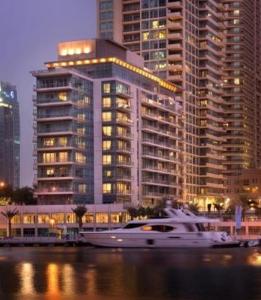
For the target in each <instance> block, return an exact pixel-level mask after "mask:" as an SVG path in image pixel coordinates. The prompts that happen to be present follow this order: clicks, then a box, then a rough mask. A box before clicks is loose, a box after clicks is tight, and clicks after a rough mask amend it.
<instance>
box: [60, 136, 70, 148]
mask: <svg viewBox="0 0 261 300" xmlns="http://www.w3.org/2000/svg"><path fill="white" fill-rule="evenodd" d="M67 142H68V139H67V137H59V146H63V147H65V146H67Z"/></svg>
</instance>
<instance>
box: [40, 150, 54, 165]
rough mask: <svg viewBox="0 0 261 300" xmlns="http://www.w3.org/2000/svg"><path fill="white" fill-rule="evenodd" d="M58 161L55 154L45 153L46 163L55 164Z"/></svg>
mask: <svg viewBox="0 0 261 300" xmlns="http://www.w3.org/2000/svg"><path fill="white" fill-rule="evenodd" d="M55 161H56V155H55V153H54V152H50V153H43V162H44V163H53V162H55Z"/></svg>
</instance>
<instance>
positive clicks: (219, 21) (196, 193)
mask: <svg viewBox="0 0 261 300" xmlns="http://www.w3.org/2000/svg"><path fill="white" fill-rule="evenodd" d="M116 3H117V4H116ZM116 5H119V6H118V11H117V19H116V17H115V15H114V13H115V6H116ZM119 10H121V16H119ZM97 14H98V26H97V29H98V36H103V35H105V36H107V37H110V38H112V39H114V40H116V41H117V42H119V43H122V44H123V45H124V46H126V47H128V48H129V49H130V50H132V51H135V52H137V53H138V54H140V55H141V56H143V58H144V60H145V66H146V67H148V68H149V69H152V70H153V71H154V73H155V74H157V75H158V76H160V77H162V78H166V79H167V80H169V81H171V82H173V83H174V84H176V85H177V86H180V87H181V92H180V100H181V101H183V112H184V122H185V132H184V155H183V157H184V164H183V166H184V169H183V174H184V187H183V199H184V200H195V199H196V200H197V202H198V203H200V204H201V205H204V206H205V207H206V205H207V203H213V201H214V200H215V198H216V197H220V196H222V195H223V193H224V191H225V187H224V182H225V176H226V175H232V174H234V173H235V172H237V171H238V170H240V169H242V168H249V167H252V166H258V165H260V159H261V148H260V147H261V141H260V133H259V132H260V130H259V129H260V86H261V85H260V59H261V54H260V49H261V48H260V32H261V25H260V20H261V14H260V1H259V0H253V1H252V0H250V1H248V0H237V1H236V0H235V1H231V0H196V1H195V0H126V1H125V0H120V1H118V0H117V1H116V0H97ZM119 20H121V22H119ZM116 22H117V26H115V23H116ZM177 96H179V94H177ZM177 99H178V97H177Z"/></svg>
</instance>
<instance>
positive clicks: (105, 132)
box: [102, 126, 112, 136]
mask: <svg viewBox="0 0 261 300" xmlns="http://www.w3.org/2000/svg"><path fill="white" fill-rule="evenodd" d="M102 133H103V135H106V136H111V135H112V127H111V126H103V127H102Z"/></svg>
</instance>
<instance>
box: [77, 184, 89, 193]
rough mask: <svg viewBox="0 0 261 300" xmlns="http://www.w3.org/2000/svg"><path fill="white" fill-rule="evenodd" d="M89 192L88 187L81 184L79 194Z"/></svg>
mask: <svg viewBox="0 0 261 300" xmlns="http://www.w3.org/2000/svg"><path fill="white" fill-rule="evenodd" d="M86 191H87V186H86V184H84V183H81V184H79V185H78V192H79V193H86Z"/></svg>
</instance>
